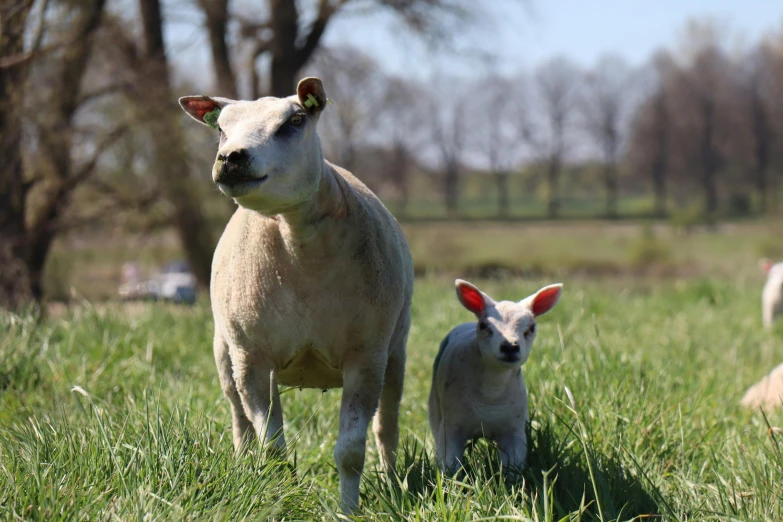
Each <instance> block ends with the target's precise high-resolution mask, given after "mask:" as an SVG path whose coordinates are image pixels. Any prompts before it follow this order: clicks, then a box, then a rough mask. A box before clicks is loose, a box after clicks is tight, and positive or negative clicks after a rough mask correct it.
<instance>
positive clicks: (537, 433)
mask: <svg viewBox="0 0 783 522" xmlns="http://www.w3.org/2000/svg"><path fill="white" fill-rule="evenodd" d="M547 282H550V281H548V280H547V281H529V280H521V279H510V280H502V281H500V280H495V281H486V282H484V284H483V286H484V287H485V288H486V290H487V291H489V292H490V293H491V294H492V295H493V296H494V297H496V298H514V299H519V298H521V297H523V296H525V295H528V294H530V293H532V292H533V291H534V290H535V289H537V288H538V287H539V286H540V285H541V284H543V283H547ZM758 301H759V284H758V282H753V283H750V282H747V280H746V279H745V278H736V279H730V280H729V279H718V278H712V279H696V280H691V281H680V282H676V281H669V282H666V281H640V282H638V283H634V282H629V281H624V282H623V281H619V280H607V281H601V282H591V281H587V280H579V281H575V282H569V281H566V288H565V293H564V295H563V299H561V301H560V303H559V304H558V307H557V308H556V309H555V310H554V311H553V312H552V313H551V314H549V315H547V316H545V317H543V318H542V319H541V321H540V326H541V328H540V331H539V335H538V339H537V340H536V344H535V346H534V349H533V353H532V355H531V357H530V360H529V362H528V363H527V364H526V365H525V367H524V368H523V372H524V375H525V380H526V382H527V387H528V391H529V393H530V402H531V412H532V414H531V425H530V441H531V444H530V451H529V456H528V463H529V467H528V469H527V471H526V472H525V474H524V482H523V483H521V484H505V483H504V481H503V480H502V477H501V475H500V474H499V473H498V467H499V464H498V461H497V455H496V450H495V449H494V448H493V447H492V446H491V445H488V444H486V443H479V444H477V445H476V446H475V447H474V448H472V450H471V451H470V452H469V458H468V468H469V471H468V473H467V475H466V476H465V477H464V478H462V479H460V480H455V479H452V478H448V477H441V476H439V475H438V473H437V472H436V471H435V469H434V466H433V455H432V437H431V434H430V433H429V428H428V426H427V421H426V414H427V412H426V402H427V395H428V393H429V383H430V371H431V366H432V361H433V359H434V357H435V354H436V352H437V349H438V343H439V341H440V340H441V338H442V336H443V335H444V334H445V333H446V332H447V331H448V330H449V329H450V328H451V327H452V326H453V325H455V324H457V323H458V322H461V321H465V320H468V319H469V314H468V312H466V311H464V310H463V309H461V308H460V306H459V304H458V303H457V302H456V299H455V298H454V296H453V289H452V286H451V283H450V281H448V280H444V279H432V278H430V279H424V280H419V281H418V282H417V286H416V293H415V299H414V310H413V327H412V331H411V336H410V343H409V346H408V368H407V378H406V388H405V394H404V397H403V403H402V407H401V442H402V450H401V455H400V458H399V462H398V472H399V477H395V478H390V479H388V480H387V479H385V478H384V477H383V476H382V475H380V474H379V473H378V472H377V464H378V459H377V454H376V451H375V448H374V444H370V445H369V446H368V462H367V467H366V470H365V475H364V478H363V484H362V498H361V504H362V510H361V512H360V513H359V518H361V519H364V520H439V521H440V520H455V521H456V520H468V519H471V520H479V519H494V518H498V517H506V518H505V519H510V520H528V519H533V520H541V521H550V520H580V519H581V520H629V519H634V518H635V519H637V520H640V519H646V518H645V517H648V516H651V515H656V516H660V517H661V518H662V519H666V520H783V489H781V487H780V484H781V483H783V457H782V456H781V453H780V451H781V449H780V446H779V445H781V444H783V440H780V439H781V435H780V434H776V432H775V431H774V430H773V431H770V430H769V426H768V424H767V420H765V417H764V416H763V415H762V414H761V413H760V412H758V411H756V412H747V411H744V410H742V409H740V408H739V407H738V406H737V402H738V400H739V398H740V397H741V396H742V393H743V392H744V390H745V388H746V387H747V386H749V385H750V384H752V383H753V382H754V381H756V380H757V379H758V378H759V377H761V376H762V375H763V374H764V373H765V372H767V371H768V370H770V369H771V368H772V367H773V365H775V364H777V363H778V362H780V361H781V360H783V343H782V342H781V341H782V340H783V328H781V329H778V330H777V331H776V332H773V333H765V332H762V331H761V329H760V318H759V315H760V314H759V310H758ZM211 331H212V324H211V317H210V314H209V311H208V307H207V306H206V305H205V304H204V303H202V304H200V305H199V306H197V307H195V308H193V309H190V310H185V309H179V308H173V307H168V306H165V305H145V306H143V307H134V308H130V309H128V308H121V307H119V306H105V307H95V308H94V307H92V306H90V305H88V304H86V303H83V304H81V305H79V306H75V307H73V308H72V309H71V310H70V311H69V313H67V314H66V315H64V316H62V317H59V318H55V317H52V318H50V319H48V320H46V321H45V322H42V323H37V322H36V321H35V320H34V319H33V318H32V317H31V316H28V315H22V316H9V315H6V316H4V317H3V318H2V322H0V332H2V334H0V519H2V520H15V519H25V520H47V521H50V520H185V519H187V520H240V519H253V520H257V519H278V520H282V519H285V520H314V519H332V518H334V517H335V516H336V515H335V513H336V511H337V506H338V498H337V492H338V477H337V473H336V471H335V467H334V463H333V460H332V451H333V448H334V443H335V437H336V429H337V424H338V423H337V415H338V407H339V398H340V392H339V390H335V391H329V392H326V393H321V392H320V391H314V390H304V391H298V390H287V391H285V392H284V393H283V407H284V410H285V416H286V435H287V439H288V441H289V449H290V452H289V453H290V454H289V455H288V458H287V459H286V461H284V462H281V461H274V460H265V459H264V458H263V457H262V456H261V455H260V454H259V453H258V452H253V453H252V454H250V455H248V456H245V457H241V458H237V457H235V456H234V453H233V450H232V446H231V435H230V429H231V427H230V414H229V409H228V404H227V402H226V401H225V400H224V399H223V397H222V395H221V393H220V389H219V384H218V380H217V375H216V370H215V368H214V362H213V359H212V353H211V344H210V339H211ZM75 387H78V388H75ZM567 390H570V393H571V394H572V396H573V402H572V401H571V399H570V398H569V397H568V393H569V392H568V391H567ZM768 422H769V424H770V425H771V426H780V425H781V422H783V416H781V414H780V413H777V412H770V413H769V418H768ZM654 519H658V518H654Z"/></svg>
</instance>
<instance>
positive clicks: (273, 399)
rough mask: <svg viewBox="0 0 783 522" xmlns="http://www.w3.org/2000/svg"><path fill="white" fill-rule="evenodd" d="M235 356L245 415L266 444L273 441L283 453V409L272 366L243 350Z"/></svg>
mask: <svg viewBox="0 0 783 522" xmlns="http://www.w3.org/2000/svg"><path fill="white" fill-rule="evenodd" d="M232 360H233V363H234V380H235V381H236V384H237V391H238V392H239V396H240V398H241V399H242V405H243V407H244V410H245V415H246V416H247V418H248V419H250V422H252V423H253V428H254V429H255V432H256V434H257V435H258V437H259V438H260V439H261V440H262V441H264V443H265V444H264V445H265V446H266V445H268V444H270V443H274V444H275V447H276V448H277V449H278V450H279V451H280V453H283V452H285V437H284V436H283V409H282V407H281V406H280V394H279V393H278V389H277V379H276V378H275V373H274V371H273V368H272V366H271V365H269V364H265V363H264V362H262V361H260V360H258V359H253V360H249V358H248V357H247V354H244V353H240V354H235V355H234V356H233V357H232Z"/></svg>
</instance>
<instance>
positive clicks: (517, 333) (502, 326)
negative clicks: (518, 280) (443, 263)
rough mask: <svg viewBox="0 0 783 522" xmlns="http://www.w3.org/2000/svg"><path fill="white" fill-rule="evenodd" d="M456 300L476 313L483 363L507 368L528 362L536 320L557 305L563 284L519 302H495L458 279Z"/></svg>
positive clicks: (551, 286) (544, 289)
mask: <svg viewBox="0 0 783 522" xmlns="http://www.w3.org/2000/svg"><path fill="white" fill-rule="evenodd" d="M455 285H456V289H457V297H458V298H459V300H460V302H461V303H462V305H463V306H464V307H465V308H467V309H468V310H470V311H471V312H473V313H474V314H476V318H477V319H478V323H476V337H477V340H478V346H479V350H480V352H481V355H482V357H483V358H484V360H486V361H489V362H491V363H492V364H497V365H499V366H501V367H505V368H513V367H519V366H521V365H523V364H524V363H525V362H527V359H528V357H530V350H531V348H532V346H533V341H534V340H535V338H536V317H537V316H539V315H542V314H544V313H546V312H548V311H549V310H551V309H552V307H554V306H555V304H556V303H557V301H558V299H559V298H560V293H561V291H562V288H563V285H561V284H555V285H549V286H546V287H544V288H542V289H541V290H539V291H538V292H536V293H535V294H533V295H531V296H529V297H527V298H525V299H523V300H521V301H519V302H516V303H515V302H512V301H500V302H499V303H497V302H495V301H494V300H493V299H492V298H491V297H489V296H488V295H487V294H485V293H484V292H482V291H481V290H479V289H478V288H477V287H476V286H474V285H472V284H470V283H468V282H467V281H462V280H460V279H457V281H456V282H455Z"/></svg>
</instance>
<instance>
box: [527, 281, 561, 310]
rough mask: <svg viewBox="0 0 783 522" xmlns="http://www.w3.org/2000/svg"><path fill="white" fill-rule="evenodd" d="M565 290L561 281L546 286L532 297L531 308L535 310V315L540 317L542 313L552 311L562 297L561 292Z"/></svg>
mask: <svg viewBox="0 0 783 522" xmlns="http://www.w3.org/2000/svg"><path fill="white" fill-rule="evenodd" d="M562 291H563V285H562V284H560V283H557V284H554V285H549V286H545V287H544V288H542V289H541V290H539V291H538V292H536V294H535V295H534V296H533V297H532V299H531V301H532V302H531V304H530V309H531V310H532V311H533V315H535V316H536V317H538V316H539V315H541V314H545V313H547V312H548V311H550V310H551V309H552V308H553V307H554V306H555V305H556V304H557V300H558V299H560V294H561V293H562Z"/></svg>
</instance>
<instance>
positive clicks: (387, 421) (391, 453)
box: [372, 327, 408, 473]
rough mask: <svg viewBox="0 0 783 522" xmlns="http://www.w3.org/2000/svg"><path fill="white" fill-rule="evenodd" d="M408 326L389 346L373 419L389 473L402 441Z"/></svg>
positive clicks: (379, 448)
mask: <svg viewBox="0 0 783 522" xmlns="http://www.w3.org/2000/svg"><path fill="white" fill-rule="evenodd" d="M407 337H408V328H407V327H405V330H404V331H401V332H400V336H399V338H398V339H397V340H395V341H396V342H395V341H393V342H392V345H391V346H390V348H389V349H390V351H391V356H390V357H389V360H388V362H387V363H386V373H385V375H384V378H383V388H382V389H381V399H380V403H379V405H378V411H377V412H376V413H375V418H374V419H373V425H372V427H373V432H375V444H376V445H377V446H378V454H379V455H380V457H381V466H383V470H384V471H385V472H386V473H394V471H395V465H396V462H397V444H398V442H399V437H400V430H399V414H400V400H402V387H403V381H404V379H405V343H406V340H407Z"/></svg>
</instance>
